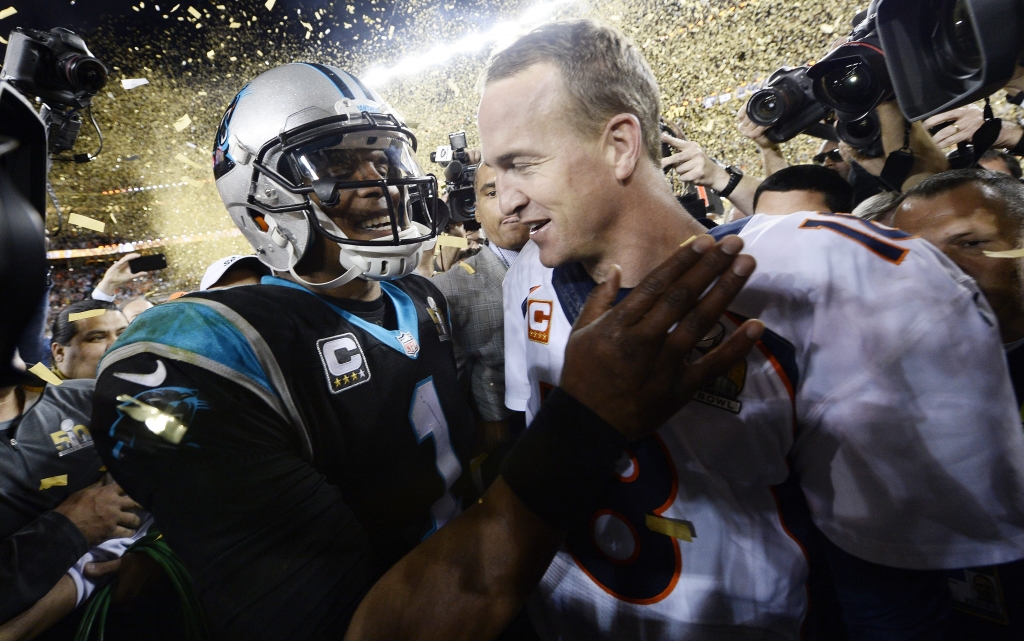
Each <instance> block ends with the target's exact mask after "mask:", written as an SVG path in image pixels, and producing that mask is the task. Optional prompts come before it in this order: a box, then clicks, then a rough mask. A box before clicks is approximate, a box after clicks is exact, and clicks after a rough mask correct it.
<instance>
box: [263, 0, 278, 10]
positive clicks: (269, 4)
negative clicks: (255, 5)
mask: <svg viewBox="0 0 1024 641" xmlns="http://www.w3.org/2000/svg"><path fill="white" fill-rule="evenodd" d="M275 4H277V0H267V2H266V4H264V5H263V6H265V7H266V8H267V11H270V10H271V9H273V8H274V5H275Z"/></svg>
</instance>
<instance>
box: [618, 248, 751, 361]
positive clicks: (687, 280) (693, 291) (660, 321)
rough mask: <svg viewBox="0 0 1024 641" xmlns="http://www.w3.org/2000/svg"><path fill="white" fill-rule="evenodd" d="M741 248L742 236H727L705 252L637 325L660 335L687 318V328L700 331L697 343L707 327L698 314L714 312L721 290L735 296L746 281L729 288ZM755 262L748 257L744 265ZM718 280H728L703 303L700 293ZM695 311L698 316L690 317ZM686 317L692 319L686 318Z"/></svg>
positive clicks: (718, 314)
mask: <svg viewBox="0 0 1024 641" xmlns="http://www.w3.org/2000/svg"><path fill="white" fill-rule="evenodd" d="M741 249H743V240H742V239H741V238H740V237H739V236H727V237H726V238H724V239H723V240H722V241H721V242H720V243H718V245H717V246H715V248H714V249H712V250H710V251H708V252H706V253H705V254H704V255H703V256H702V257H701V259H700V261H699V262H698V263H697V264H696V265H694V266H693V267H692V268H690V269H688V270H687V271H686V272H684V273H683V274H680V276H679V277H677V278H676V279H675V280H674V281H673V282H672V283H671V284H669V285H668V286H667V287H665V288H664V294H663V295H661V296H659V297H658V300H657V301H656V302H655V304H654V306H653V307H652V308H651V311H650V312H649V313H647V314H646V315H645V316H644V318H643V320H641V321H640V322H639V323H638V324H637V325H638V327H639V328H640V329H641V330H642V331H644V332H650V333H651V334H654V335H659V334H664V333H666V332H668V331H669V329H670V328H671V327H672V326H673V325H675V324H676V323H679V322H680V321H684V322H685V323H686V324H687V328H688V329H691V330H692V331H694V332H697V333H698V335H697V336H694V337H693V342H694V343H696V342H697V341H699V340H700V339H701V338H703V336H704V332H705V329H704V328H703V327H702V325H703V323H702V322H701V321H700V320H699V319H698V318H697V317H702V316H703V315H705V314H707V313H708V312H709V310H710V312H711V313H714V310H715V304H716V303H717V302H718V301H720V300H721V299H722V298H723V294H722V292H725V291H729V292H731V294H732V296H735V293H736V292H739V290H740V288H741V287H742V286H743V282H745V281H746V278H745V277H744V278H743V282H740V283H738V284H736V285H735V287H732V288H730V287H729V285H730V284H732V282H733V281H734V280H735V279H736V278H737V276H736V275H735V274H734V273H733V272H732V271H730V269H729V268H730V267H731V266H732V265H733V262H734V261H735V260H736V257H737V255H738V254H739V253H740V250H741ZM752 261H753V259H752V258H750V257H747V258H746V259H744V261H742V264H744V265H747V264H749V263H750V262H752ZM751 271H753V268H752V267H751V268H750V269H749V270H748V271H747V272H746V275H749V274H750V272H751ZM716 279H718V280H721V279H725V281H726V283H725V284H720V285H719V286H718V287H716V288H713V289H712V290H711V291H710V292H708V295H709V296H711V295H712V294H715V295H714V296H712V298H711V299H710V302H709V303H703V304H702V303H701V300H700V298H701V295H702V294H704V292H705V291H707V288H708V287H709V286H710V285H711V283H713V282H715V280H716ZM731 300H732V297H731V296H730V297H729V298H728V300H725V302H724V305H723V306H722V308H721V311H719V312H718V313H717V314H715V315H714V316H712V317H711V320H712V322H713V321H714V320H715V319H717V318H718V316H720V315H721V312H722V311H725V307H726V306H728V304H729V302H730V301H731ZM694 314H696V316H694V317H692V318H691V316H693V315H694ZM687 318H690V320H689V321H686V320H685V319H687Z"/></svg>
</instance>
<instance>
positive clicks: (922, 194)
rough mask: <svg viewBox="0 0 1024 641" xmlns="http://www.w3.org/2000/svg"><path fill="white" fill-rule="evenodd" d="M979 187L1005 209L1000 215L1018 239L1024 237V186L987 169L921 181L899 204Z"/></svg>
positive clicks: (949, 172) (1004, 175)
mask: <svg viewBox="0 0 1024 641" xmlns="http://www.w3.org/2000/svg"><path fill="white" fill-rule="evenodd" d="M971 184H974V185H978V186H979V187H980V188H981V189H982V191H984V192H985V193H986V195H988V196H990V197H994V198H995V199H996V200H998V201H1000V202H1001V203H1002V205H1003V207H1004V208H1005V211H1004V212H1003V214H1004V215H1005V216H1007V217H1009V218H1010V220H1012V221H1013V223H1014V224H1015V225H1016V227H1017V230H1018V231H1017V236H1018V239H1020V238H1022V237H1024V184H1021V182H1020V181H1019V180H1017V179H1016V178H1013V177H1011V176H1008V175H1006V174H1003V173H999V172H997V171H989V170H988V169H976V168H973V169H955V170H952V171H944V172H942V173H941V174H935V175H934V176H932V177H930V178H928V179H927V180H924V181H922V182H921V183H920V184H918V185H916V186H915V187H913V188H912V189H909V190H907V192H906V193H904V194H903V198H902V199H901V200H900V204H902V203H904V202H906V201H907V200H908V199H910V198H922V199H930V198H935V197H936V196H940V195H942V194H945V193H948V192H950V191H953V190H954V189H957V188H958V187H962V186H964V185H971Z"/></svg>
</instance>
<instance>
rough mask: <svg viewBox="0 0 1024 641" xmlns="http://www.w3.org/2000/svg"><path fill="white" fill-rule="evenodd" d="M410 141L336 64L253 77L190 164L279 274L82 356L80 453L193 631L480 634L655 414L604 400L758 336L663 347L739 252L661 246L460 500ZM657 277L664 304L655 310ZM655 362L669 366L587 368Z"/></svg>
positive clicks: (703, 367)
mask: <svg viewBox="0 0 1024 641" xmlns="http://www.w3.org/2000/svg"><path fill="white" fill-rule="evenodd" d="M414 151H415V137H414V136H413V134H412V132H411V131H410V130H409V129H408V128H406V127H405V125H404V124H403V123H402V121H401V119H400V118H399V117H398V115H397V114H396V113H395V112H394V111H392V110H391V108H390V107H389V106H388V105H387V104H386V103H384V102H383V101H382V100H381V99H380V97H379V96H377V95H376V94H375V93H373V92H372V91H370V90H368V89H366V88H365V87H364V86H363V85H362V84H361V83H360V82H359V80H358V79H356V78H354V77H353V76H350V75H349V74H347V73H345V72H344V71H343V70H341V69H337V68H335V67H328V66H324V65H316V64H290V65H284V66H282V67H278V68H275V69H273V70H270V71H267V72H265V73H263V74H261V75H260V76H258V77H257V78H255V79H254V80H253V81H252V82H250V83H249V84H248V85H247V86H246V87H245V88H244V89H243V90H242V91H241V92H240V93H239V94H238V95H237V96H236V98H235V100H234V101H233V102H232V103H231V105H229V106H228V109H227V113H226V114H225V116H224V118H223V120H222V123H221V127H220V130H219V132H218V135H217V140H216V146H215V151H214V167H213V169H214V176H215V178H216V180H217V188H218V190H219V192H220V195H221V198H222V200H223V201H224V204H225V205H226V206H227V208H228V212H229V214H230V215H231V217H232V219H233V221H234V223H235V224H236V225H237V226H238V227H239V229H240V230H241V231H242V234H243V235H244V236H245V237H246V238H247V239H248V240H249V242H250V243H251V244H252V246H253V248H254V249H255V250H256V254H257V255H258V256H259V259H260V261H261V262H263V263H264V264H265V265H267V266H268V267H271V268H273V269H274V270H275V271H276V272H277V273H279V274H287V276H286V277H283V278H274V277H269V276H268V277H264V279H263V280H262V284H260V285H257V286H247V287H232V288H227V289H220V290H215V291H206V292H199V293H195V294H191V295H188V296H184V297H182V298H180V299H177V300H175V301H172V302H170V303H166V304H164V305H161V306H159V307H156V308H154V309H152V310H149V311H147V312H146V313H145V314H143V315H142V316H140V317H139V319H138V320H137V321H136V322H135V323H133V324H132V325H131V326H130V327H129V328H128V330H126V332H125V333H124V334H123V335H122V337H121V339H120V340H119V341H118V342H117V343H116V344H115V345H114V346H113V347H112V348H111V350H110V351H109V352H108V353H107V354H106V356H105V357H104V360H103V361H102V363H101V367H100V374H99V378H98V382H97V391H96V402H95V408H94V412H93V414H94V421H93V426H94V428H95V429H94V433H95V434H96V437H95V438H96V443H97V448H98V451H99V452H100V454H101V456H102V457H103V458H104V462H105V463H106V465H107V466H108V468H109V469H110V470H111V473H112V474H113V475H114V477H115V479H117V480H118V482H119V483H121V484H122V486H123V487H125V488H126V489H127V488H131V490H129V491H130V492H131V493H132V495H133V496H138V497H139V499H138V500H139V501H140V503H142V504H143V505H144V506H145V507H147V508H148V509H150V510H151V512H152V513H153V515H154V518H155V519H156V521H157V522H158V523H159V528H160V530H161V531H162V532H163V534H164V535H165V537H166V540H167V541H168V543H169V544H170V545H171V546H172V547H173V548H174V550H175V551H176V552H177V553H178V554H179V555H180V556H181V557H182V559H183V561H184V562H185V564H186V566H187V567H188V569H189V570H190V571H191V572H192V574H193V576H194V578H195V584H196V588H197V592H198V593H199V597H200V600H201V601H202V603H203V605H204V607H205V609H206V612H207V614H208V615H209V619H210V622H211V626H212V628H213V633H212V636H213V637H214V638H217V639H246V640H247V641H249V640H261V639H266V640H267V641H270V640H277V639H310V640H312V639H339V638H342V637H344V636H345V635H346V634H347V635H348V637H347V638H350V639H371V638H372V639H386V640H388V641H394V640H400V639H406V638H415V639H430V640H432V641H433V640H438V641H441V640H444V641H449V640H451V639H467V640H469V639H472V640H473V641H476V640H477V639H486V638H490V637H493V636H496V635H497V634H498V633H500V632H501V631H502V630H503V629H504V628H505V626H506V625H507V624H508V622H509V621H510V620H511V619H512V618H513V617H514V616H515V615H516V613H517V612H519V610H520V609H521V606H522V604H523V602H524V600H525V598H526V595H527V594H529V591H530V590H531V589H532V587H533V585H535V583H536V581H537V579H538V578H539V577H540V576H541V574H542V573H543V570H544V568H545V567H546V566H547V564H548V562H549V561H550V559H551V556H552V555H553V554H554V551H555V548H556V547H557V545H558V542H559V541H560V540H561V537H562V534H563V532H564V528H565V525H564V523H565V519H566V515H567V514H575V513H577V512H579V511H583V512H587V509H586V506H587V505H588V504H589V500H590V498H591V496H592V495H594V494H595V493H599V492H600V490H601V489H602V488H603V486H602V483H601V482H602V481H604V480H605V479H607V475H608V474H610V473H611V468H612V465H614V462H615V460H616V459H617V458H618V456H619V455H620V454H621V452H622V448H623V447H624V443H625V441H626V437H627V436H635V435H639V434H641V433H644V432H645V431H647V430H649V429H651V428H652V427H653V426H654V425H657V424H659V423H660V421H659V420H656V419H653V418H645V416H641V415H638V414H637V413H636V412H631V413H629V414H627V415H623V414H622V413H621V408H622V407H633V406H634V404H639V406H640V408H641V410H642V412H644V413H645V415H646V413H648V412H650V413H651V414H652V415H657V414H658V413H663V411H664V409H665V408H666V407H667V408H674V407H677V406H679V405H681V404H685V403H686V402H687V401H688V400H689V399H690V396H691V395H692V392H693V389H694V388H695V387H696V386H697V385H700V384H703V383H704V382H706V381H707V380H709V379H711V378H714V377H715V376H717V375H718V374H720V373H721V372H722V371H724V370H726V369H728V367H730V366H731V365H732V364H733V363H734V362H735V361H736V360H737V358H739V357H741V356H742V355H743V354H745V353H746V352H747V351H749V350H750V349H751V348H752V347H753V342H754V340H755V339H756V338H757V336H758V335H759V331H760V324H759V323H757V322H754V321H752V322H750V323H748V325H747V328H746V329H747V330H748V331H746V332H741V333H738V334H737V336H736V337H735V338H737V339H738V340H732V341H729V342H727V343H724V344H723V345H722V346H720V347H719V348H718V349H717V350H715V351H712V352H711V353H709V354H708V356H707V357H705V358H704V359H701V360H700V361H697V362H695V363H690V362H686V361H684V360H683V359H680V358H677V357H675V356H678V355H679V354H686V353H688V352H689V348H690V346H691V345H693V344H694V343H695V342H696V341H699V340H700V337H701V336H703V335H704V333H705V331H706V330H707V329H708V323H707V322H705V321H706V319H708V318H716V317H717V316H718V315H719V314H720V313H721V310H723V309H724V307H725V305H726V304H728V301H729V300H731V299H732V297H733V296H734V295H735V293H736V292H737V291H739V289H740V287H742V284H743V283H744V282H745V275H747V274H749V273H750V272H751V271H752V270H753V262H752V261H751V260H750V258H749V257H748V256H737V254H738V252H739V249H740V248H741V247H742V241H740V240H739V239H736V238H732V239H727V240H724V241H722V242H721V243H718V244H715V243H714V242H712V241H711V240H710V239H703V242H700V243H694V244H693V246H691V247H688V248H683V249H679V251H678V252H676V253H675V254H674V255H673V256H672V257H671V258H670V260H667V261H666V262H665V265H663V269H662V270H661V271H660V272H658V275H656V276H655V277H654V278H652V280H653V281H654V282H653V283H652V287H651V288H649V289H648V290H646V291H645V292H643V293H638V294H637V295H636V296H632V297H630V298H629V299H627V300H626V301H624V302H623V303H622V304H621V305H620V307H619V309H622V308H626V311H628V310H630V309H632V310H633V313H632V314H629V315H625V314H624V312H620V313H619V314H613V315H609V314H603V313H602V312H603V311H604V309H603V306H607V301H608V298H609V297H608V296H607V294H609V293H611V287H610V286H609V287H606V288H605V289H606V290H608V291H605V292H604V294H605V295H604V296H596V297H595V299H594V300H595V302H594V304H592V305H591V312H592V313H591V315H590V316H591V321H592V322H590V323H586V324H583V323H581V329H583V326H584V325H586V328H585V329H584V334H585V335H586V334H589V335H590V336H591V337H595V336H596V337H598V338H590V339H581V340H584V341H586V342H590V341H596V342H600V343H603V344H607V343H610V342H611V341H610V340H608V337H609V336H612V337H614V338H616V339H617V340H618V341H625V342H626V343H628V344H630V345H632V346H633V349H631V350H630V353H629V354H628V355H626V354H621V353H619V352H617V351H608V350H600V349H593V348H590V347H588V348H586V349H584V350H581V351H580V352H579V353H578V354H577V357H576V359H575V363H576V365H577V374H576V375H575V376H574V375H573V374H572V372H571V371H570V370H571V368H570V367H567V370H566V371H567V372H568V373H567V376H566V380H565V381H563V382H562V383H563V385H562V388H561V391H560V392H559V393H558V394H556V395H555V396H556V398H555V399H553V400H552V401H551V402H550V403H549V404H548V406H547V407H546V409H548V408H550V409H549V412H550V413H549V414H548V415H547V416H548V419H547V420H544V419H543V417H541V418H538V420H537V421H536V422H535V424H534V426H533V428H532V430H533V431H532V432H531V434H530V436H531V437H535V435H536V437H539V439H540V440H539V441H537V440H536V437H535V438H534V440H532V441H531V438H525V439H523V440H521V441H520V445H522V444H523V443H526V444H527V445H529V444H530V443H531V442H532V443H533V444H532V446H530V447H532V448H534V449H533V450H528V451H536V449H543V450H544V451H546V452H549V453H550V455H551V456H553V457H554V460H555V461H556V462H557V465H547V466H543V467H541V468H540V469H537V467H536V466H534V465H533V463H534V457H533V456H532V455H528V456H527V462H526V464H523V463H522V459H523V457H522V456H520V457H519V458H518V459H517V457H516V453H515V451H513V452H512V453H511V454H510V455H509V456H508V457H507V458H506V459H505V464H506V466H507V467H506V469H504V470H503V471H502V476H500V477H499V478H498V480H496V481H495V482H494V483H492V484H491V486H490V489H489V490H488V491H487V492H486V494H484V496H483V497H481V498H480V501H477V496H476V494H475V493H474V491H473V481H472V477H471V475H470V474H466V473H465V471H466V470H467V468H468V463H469V460H470V458H471V456H470V455H471V453H472V451H471V448H472V442H471V439H472V436H473V428H474V425H473V415H472V412H471V410H470V407H469V404H468V402H467V400H466V398H465V394H464V390H463V389H462V387H461V386H460V385H459V383H458V381H457V378H456V370H455V361H454V355H453V350H452V347H451V340H450V337H451V330H450V327H449V326H448V309H447V306H446V304H445V299H444V297H443V296H442V295H441V293H440V291H438V289H437V288H436V287H434V286H433V285H432V284H431V283H430V281H429V280H427V279H424V278H421V277H419V276H413V275H411V272H412V271H413V270H414V269H415V268H416V265H417V263H418V261H419V257H420V254H421V253H422V252H423V251H424V250H425V249H427V248H429V246H430V245H431V243H432V242H433V238H434V235H435V233H436V231H437V229H436V223H435V221H436V219H435V218H434V217H433V214H434V212H435V205H436V199H437V184H436V181H435V179H434V177H433V176H425V175H423V174H422V172H421V171H420V170H419V167H418V166H417V164H416V161H415V159H414V155H413V152H414ZM713 283H714V286H712V284H713ZM709 287H710V289H709ZM681 291H682V292H688V293H687V294H681V293H680V292H681ZM702 292H707V294H706V295H704V296H703V297H700V294H701V293H702ZM669 296H672V297H678V296H683V297H684V298H686V299H687V300H688V301H689V303H688V304H684V305H671V306H670V307H669V308H668V309H666V306H665V304H664V303H663V298H666V297H669ZM595 309H596V310H597V311H594V310H595ZM691 312H692V313H693V314H694V318H692V319H690V320H688V321H686V322H679V321H680V320H681V319H683V318H684V317H686V316H687V315H688V314H690V313H691ZM673 327H674V328H675V329H672V328H673ZM670 329H672V331H669V330H670ZM663 353H664V354H666V356H665V357H664V358H662V357H661V354H663ZM570 360H572V359H570ZM656 363H657V364H658V366H659V368H660V369H662V370H663V371H665V372H666V376H665V380H668V381H670V384H667V385H666V384H663V383H662V381H661V380H655V381H653V382H651V381H648V380H646V379H644V378H634V377H630V378H627V379H625V380H623V381H607V377H606V376H599V378H595V373H596V374H600V372H602V371H618V370H621V369H622V368H623V367H625V368H627V369H628V368H636V367H640V368H642V369H644V370H647V369H649V368H650V367H654V366H655V364H656ZM598 412H600V413H598ZM545 426H547V427H545ZM559 442H561V445H559ZM577 459H579V460H577ZM516 460H520V464H519V465H512V464H511V463H510V461H511V462H512V463H514V462H515V461H516ZM574 461H575V462H574ZM508 466H511V467H508ZM509 470H511V473H510V474H509V473H508V471H509ZM594 470H596V471H598V472H605V474H599V475H598V476H597V477H596V479H595V477H594V476H593V472H594ZM553 490H554V491H553ZM560 492H561V494H560ZM581 506H583V507H582V509H581ZM467 507H468V508H469V509H466V511H465V512H464V513H463V509H464V508H467ZM460 514H461V515H460ZM446 524H447V525H446ZM371 588H372V590H371ZM396 603H401V604H402V607H401V608H396V607H395V604H396ZM439 604H443V607H441V605H439ZM357 608H359V610H358V613H357Z"/></svg>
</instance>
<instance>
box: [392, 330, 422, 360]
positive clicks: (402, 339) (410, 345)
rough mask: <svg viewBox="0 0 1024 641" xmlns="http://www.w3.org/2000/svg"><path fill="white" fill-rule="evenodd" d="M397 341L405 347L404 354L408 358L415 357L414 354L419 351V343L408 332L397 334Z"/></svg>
mask: <svg viewBox="0 0 1024 641" xmlns="http://www.w3.org/2000/svg"><path fill="white" fill-rule="evenodd" d="M397 338H398V342H399V343H401V344H402V347H403V348H405V355H406V356H408V357H409V358H416V355H417V354H419V353H420V344H419V343H417V342H416V339H415V338H413V336H412V334H410V333H409V332H401V333H400V334H399V335H398V336H397Z"/></svg>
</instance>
